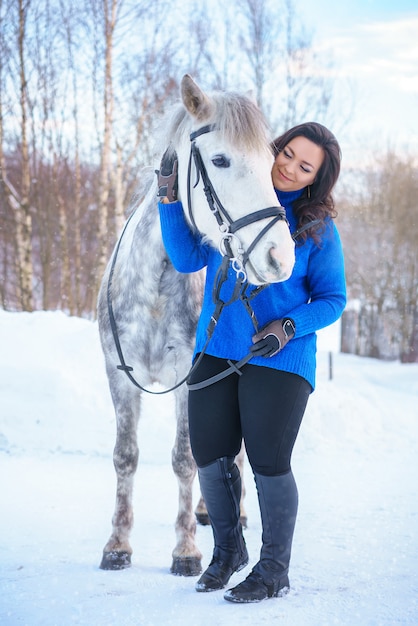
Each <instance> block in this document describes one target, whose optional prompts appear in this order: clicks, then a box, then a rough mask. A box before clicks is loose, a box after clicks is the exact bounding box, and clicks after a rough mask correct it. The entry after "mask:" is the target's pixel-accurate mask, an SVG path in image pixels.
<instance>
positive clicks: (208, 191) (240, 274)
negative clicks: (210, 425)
mask: <svg viewBox="0 0 418 626" xmlns="http://www.w3.org/2000/svg"><path fill="white" fill-rule="evenodd" d="M213 130H216V126H215V125H213V124H211V125H207V126H203V127H202V128H200V129H199V130H197V131H195V132H193V133H191V135H190V141H191V142H192V145H191V149H190V157H189V165H188V172H187V204H188V211H189V218H190V221H191V223H192V225H193V227H194V228H196V230H198V228H197V226H196V223H195V220H194V217H193V211H192V203H191V166H192V161H193V160H194V163H195V166H196V172H197V180H196V182H195V184H194V187H196V186H197V184H198V183H199V180H200V178H201V179H202V182H203V189H204V192H205V196H206V200H207V203H208V205H209V209H210V211H211V212H212V213H213V215H214V216H215V218H216V221H217V222H218V226H219V230H220V232H221V233H222V237H221V240H220V243H219V251H220V253H221V255H222V263H221V265H220V267H219V269H218V271H217V274H216V277H215V281H214V286H213V291H212V299H213V302H214V304H215V310H214V312H213V314H212V316H211V319H210V322H209V325H208V327H207V329H206V334H207V339H206V342H205V345H204V346H203V348H202V351H201V352H200V354H199V356H198V358H197V359H196V361H195V362H194V363H193V365H192V367H191V368H190V370H189V372H188V374H187V375H186V376H185V377H184V378H183V379H182V380H180V381H179V382H178V383H177V384H176V385H174V386H173V387H170V388H169V389H164V390H163V391H152V390H150V389H146V388H145V387H143V386H142V385H140V383H139V382H138V381H137V380H136V379H135V377H134V376H133V374H132V372H133V367H132V366H130V365H127V363H126V361H125V358H124V355H123V351H122V346H121V344H120V340H119V334H118V330H117V325H116V320H115V315H114V312H113V304H112V282H113V274H114V270H115V266H116V261H117V257H118V254H119V249H120V246H121V243H122V239H123V236H124V234H125V232H126V229H127V227H128V224H129V222H130V220H131V219H132V217H133V215H134V214H135V212H133V213H132V214H131V215H130V217H129V218H128V220H127V221H126V223H125V226H124V228H123V230H122V233H121V235H120V237H119V241H118V243H117V245H116V248H115V252H114V254H113V259H112V264H111V267H110V271H109V280H108V283H107V293H106V295H107V310H108V315H109V323H110V328H111V331H112V335H113V340H114V343H115V347H116V351H117V353H118V357H119V361H120V364H119V365H117V366H116V368H117V369H118V370H121V371H123V372H125V374H126V376H127V377H128V379H129V380H130V381H131V383H132V384H133V385H134V386H135V387H137V388H138V389H140V390H141V391H145V392H146V393H150V394H152V395H163V394H166V393H169V392H171V391H174V390H175V389H178V388H179V387H180V386H181V385H183V384H184V383H185V382H187V381H188V380H189V378H190V377H191V375H192V373H193V372H194V371H195V370H196V369H197V367H198V366H199V364H200V362H201V360H202V358H203V356H204V354H205V352H206V349H207V347H208V345H209V342H210V340H211V338H212V335H213V332H214V330H215V327H216V324H217V323H218V320H219V317H220V315H221V313H222V311H223V309H224V307H225V306H228V305H229V304H232V302H235V301H236V300H238V299H240V300H241V301H242V303H243V305H244V307H245V309H246V311H247V312H248V314H249V316H250V318H251V320H252V323H253V325H254V328H255V331H256V332H258V323H257V319H256V316H255V312H254V310H253V308H252V306H251V300H253V298H255V296H257V295H258V294H259V293H260V292H261V291H262V290H263V289H265V288H266V287H267V286H268V285H266V284H263V285H260V286H258V287H256V288H255V289H254V290H253V291H252V293H251V294H250V295H247V294H246V291H247V288H248V283H247V282H246V281H247V273H246V271H245V265H246V263H247V262H249V256H250V254H251V252H252V251H253V250H254V248H255V246H256V245H257V243H258V242H259V241H260V239H261V238H262V237H263V236H264V234H265V233H266V232H267V231H268V230H269V229H270V228H271V227H272V226H273V225H274V224H275V223H276V222H277V221H279V220H286V212H285V209H284V208H283V207H281V206H279V207H277V206H276V207H268V208H266V209H260V210H259V211H254V212H253V213H250V214H249V215H246V216H244V217H241V218H239V219H237V220H235V221H234V220H233V219H231V217H230V215H229V214H228V212H227V210H226V209H225V207H224V206H223V204H222V203H221V201H220V200H219V198H218V196H217V194H216V192H215V189H214V188H213V185H212V182H211V180H210V178H209V176H208V174H207V170H206V167H205V164H204V163H203V160H202V157H201V155H200V151H199V148H198V147H197V145H196V142H195V139H196V138H197V137H199V136H200V135H202V134H205V133H209V132H211V131H213ZM267 217H273V218H274V219H273V220H271V221H270V222H269V223H268V224H267V225H266V226H265V227H264V228H263V229H262V230H261V231H260V233H258V235H257V236H256V237H255V239H254V241H253V242H252V243H251V244H250V246H249V247H248V250H247V251H246V252H245V251H244V250H243V249H242V248H241V246H240V245H239V247H238V250H239V252H238V254H239V257H236V256H234V254H233V252H232V248H231V240H232V238H236V239H237V240H238V243H240V242H239V239H238V238H237V236H236V234H235V233H236V232H237V231H238V230H240V229H241V228H244V227H245V226H248V225H249V224H252V223H254V222H257V221H259V220H261V219H265V218H267ZM286 221H287V220H286ZM320 222H321V220H319V219H318V220H313V221H311V222H309V223H308V224H305V225H304V226H302V227H301V228H299V229H298V230H297V231H296V232H295V233H294V234H293V235H292V238H293V240H296V238H297V237H298V236H299V235H301V234H302V233H303V232H305V231H306V230H307V229H308V228H311V227H312V226H315V225H317V224H318V223H320ZM230 263H231V266H232V268H233V270H234V271H235V286H234V290H233V293H232V295H231V297H230V299H229V300H227V301H226V302H225V301H224V300H222V298H221V290H222V285H223V284H224V283H225V282H226V281H227V279H228V267H229V264H230ZM253 271H254V268H253ZM251 357H252V353H251V352H249V353H248V354H247V355H246V356H245V357H243V358H242V359H241V360H240V361H237V362H235V363H234V362H233V361H230V360H228V365H229V368H227V369H226V370H224V371H223V372H220V373H219V374H217V375H215V376H212V377H211V378H208V379H207V380H204V381H201V382H199V383H195V384H189V385H188V387H189V390H191V391H193V390H196V389H202V388H203V387H207V386H209V385H211V384H213V383H215V382H217V381H219V380H221V379H223V378H225V377H226V376H229V375H230V374H232V373H233V372H235V373H237V374H239V375H241V374H242V372H241V368H242V367H243V366H244V365H245V364H246V363H247V362H248V361H249V360H250V359H251Z"/></svg>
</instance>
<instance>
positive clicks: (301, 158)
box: [271, 137, 324, 191]
mask: <svg viewBox="0 0 418 626" xmlns="http://www.w3.org/2000/svg"><path fill="white" fill-rule="evenodd" d="M323 160H324V151H323V149H322V148H321V147H320V146H317V145H316V143H314V142H313V141H310V139H306V137H294V138H293V139H291V140H290V141H289V143H288V144H287V145H286V146H285V147H284V148H283V150H282V151H281V152H279V154H278V155H277V157H276V160H275V161H274V165H273V169H272V172H271V176H272V179H273V185H274V186H275V188H276V189H279V190H280V191H297V190H299V189H303V187H307V186H308V185H312V183H313V182H314V180H315V178H316V176H317V174H318V171H319V169H320V167H321V165H322V162H323Z"/></svg>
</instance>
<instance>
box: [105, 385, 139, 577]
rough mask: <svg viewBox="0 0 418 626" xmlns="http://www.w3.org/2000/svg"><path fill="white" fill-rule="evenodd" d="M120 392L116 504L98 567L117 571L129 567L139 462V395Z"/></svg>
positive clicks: (116, 453) (116, 458)
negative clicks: (133, 500) (135, 480)
mask: <svg viewBox="0 0 418 626" xmlns="http://www.w3.org/2000/svg"><path fill="white" fill-rule="evenodd" d="M130 395H131V394H129V393H127V394H126V395H125V396H124V394H123V392H119V394H118V396H119V398H122V397H124V401H123V407H122V403H121V402H120V403H119V406H118V407H117V402H116V401H115V396H114V404H115V410H116V419H117V435H116V445H115V448H114V451H113V464H114V466H115V470H116V476H117V486H116V506H115V511H114V514H113V518H112V526H113V530H112V534H111V536H110V539H109V541H108V542H107V544H106V545H105V547H104V550H103V558H102V562H101V563H100V568H101V569H105V570H119V569H125V568H127V567H130V566H131V555H132V548H131V545H130V543H129V536H130V533H131V530H132V526H133V510H132V493H133V483H134V476H135V472H136V468H137V465H138V444H137V424H138V415H139V402H140V398H139V395H138V396H137V397H136V398H133V399H132V400H131V401H130V400H128V398H129V396H130Z"/></svg>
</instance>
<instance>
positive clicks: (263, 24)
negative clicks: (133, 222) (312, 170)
mask: <svg viewBox="0 0 418 626" xmlns="http://www.w3.org/2000/svg"><path fill="white" fill-rule="evenodd" d="M335 69H336V68H334V67H333V60H332V54H330V53H328V54H325V55H324V54H323V53H320V52H318V51H316V49H315V45H314V42H313V40H312V37H311V34H310V32H309V29H307V27H306V25H305V24H303V21H302V17H301V16H300V15H299V14H298V13H297V12H296V11H295V6H294V3H293V0H279V1H277V0H275V1H274V2H273V1H269V0H231V1H230V2H228V3H225V2H222V3H221V2H218V0H211V2H208V3H206V2H202V1H199V2H197V0H190V1H189V2H185V1H184V0H171V1H170V2H168V1H165V0H77V1H76V2H65V1H64V0H0V307H2V308H3V309H5V310H9V311H33V310H55V309H60V310H63V311H65V312H66V313H68V314H69V315H75V316H80V317H87V318H90V319H93V318H94V317H95V303H96V295H97V291H98V286H99V282H100V279H101V276H102V274H103V270H104V266H105V264H106V262H107V259H108V258H109V255H110V252H111V250H112V248H113V245H114V243H115V240H116V238H117V235H118V233H119V231H120V229H121V226H122V224H123V222H124V219H125V217H126V215H127V213H128V211H129V203H130V199H131V197H132V195H133V194H134V193H137V189H138V185H139V184H140V179H141V168H143V167H144V166H149V165H151V166H155V165H156V164H158V162H159V155H160V154H161V153H162V151H163V149H164V146H159V145H155V136H156V130H157V128H158V124H159V123H160V121H161V118H162V116H163V114H164V112H165V111H166V109H167V107H169V106H170V105H171V104H172V103H173V102H174V101H175V100H177V99H178V97H179V83H180V80H181V78H182V76H183V74H185V73H190V74H191V75H192V76H193V77H194V78H195V79H196V80H197V81H198V82H199V83H200V84H201V86H202V87H203V88H204V89H227V90H237V91H247V90H248V89H252V90H253V92H254V94H255V96H256V98H257V101H258V104H259V106H260V107H261V109H262V110H263V112H264V114H265V115H266V118H267V120H268V122H269V124H270V127H271V133H272V136H277V135H279V134H280V133H281V132H282V131H284V130H285V129H286V128H288V127H290V126H292V125H294V124H296V123H300V122H302V121H306V120H308V119H315V120H317V121H319V122H322V123H324V124H325V125H326V126H328V127H329V128H330V129H331V130H333V132H334V133H335V134H336V136H337V137H339V133H340V132H343V131H344V132H347V128H348V129H349V125H350V115H351V112H352V109H353V107H355V106H356V96H355V94H354V92H353V91H352V90H351V89H350V85H349V84H344V83H343V82H341V81H339V80H338V72H336V71H334V70H335ZM359 150H361V146H359ZM416 157H417V155H415V157H414V155H413V158H411V155H406V154H404V153H400V154H398V153H397V152H396V151H395V150H393V149H391V148H388V147H387V146H386V147H384V148H382V150H381V152H380V153H379V154H375V155H373V159H371V160H370V163H368V164H364V162H363V161H362V162H361V163H360V161H359V164H358V166H357V167H353V166H352V164H351V165H349V166H346V165H344V161H343V173H342V176H341V180H340V181H339V183H338V187H337V190H336V194H335V195H336V200H337V209H338V212H339V217H338V218H337V226H338V228H339V230H340V233H341V236H342V239H343V244H344V249H345V256H346V266H347V284H348V294H349V305H348V307H347V310H346V311H345V313H344V315H343V319H342V341H341V346H342V351H343V352H350V353H354V354H357V355H361V356H372V357H376V358H380V359H400V360H401V361H402V362H413V361H415V362H416V361H418V252H417V241H418V201H417V198H418V163H417V158H416Z"/></svg>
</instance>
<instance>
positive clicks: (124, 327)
mask: <svg viewBox="0 0 418 626" xmlns="http://www.w3.org/2000/svg"><path fill="white" fill-rule="evenodd" d="M181 97H182V102H180V103H179V104H178V106H177V107H176V108H175V111H174V114H173V116H172V117H171V120H170V124H169V127H168V132H167V136H166V137H165V141H166V142H167V143H166V145H171V146H172V148H173V149H174V150H175V151H176V152H177V155H178V176H179V198H180V199H182V201H183V205H184V207H185V214H186V217H187V219H188V220H189V221H190V223H191V227H192V228H197V229H198V230H199V231H200V232H201V233H202V234H204V235H205V236H206V238H207V241H208V242H210V243H211V244H212V245H213V246H216V247H218V246H220V249H221V251H222V253H223V254H224V255H225V256H228V260H229V262H230V263H232V264H233V267H234V268H235V271H236V275H237V280H238V281H240V282H241V283H245V282H246V281H247V280H248V282H249V283H252V284H254V285H260V284H264V283H269V282H279V281H282V280H286V279H287V278H288V277H289V276H290V274H291V272H292V269H293V263H294V243H293V240H292V238H291V235H290V232H289V228H288V225H287V223H286V221H285V219H283V217H284V216H283V210H282V209H281V207H279V205H278V202H277V197H276V194H275V192H274V189H273V185H272V181H271V168H272V164H273V155H272V152H271V150H270V148H269V137H268V136H267V132H266V124H265V121H264V118H263V116H262V114H261V113H260V111H259V109H258V108H257V107H256V106H255V104H254V103H253V102H252V101H251V100H250V99H249V98H247V97H246V96H242V95H239V94H232V93H223V92H217V93H214V94H212V95H208V94H206V93H204V92H203V91H202V90H201V89H200V88H199V87H198V85H197V84H196V83H195V82H194V81H193V80H192V78H191V77H190V76H188V75H186V76H184V77H183V80H182V83H181ZM163 147H165V146H163ZM204 187H205V190H204ZM156 195H157V183H156V179H155V176H153V181H151V180H150V181H149V190H148V193H147V195H146V197H145V199H144V200H143V201H142V203H141V204H140V205H138V206H135V204H134V206H133V207H132V211H131V216H130V218H129V219H128V221H127V223H126V225H125V228H124V230H123V232H122V235H121V237H120V238H119V241H118V243H117V245H116V247H115V250H114V252H113V255H112V258H111V259H110V261H109V265H108V267H107V270H106V272H105V275H104V277H103V281H102V286H101V290H100V294H99V301H98V321H99V331H100V338H101V343H102V348H103V352H104V356H105V361H106V371H107V375H108V379H109V386H110V391H111V395H112V400H113V403H114V408H115V412H116V420H117V437H116V445H115V448H114V456H113V459H114V466H115V470H116V474H117V490H116V507H115V511H114V515H113V519H112V524H113V530H112V534H111V536H110V539H109V541H108V542H107V544H106V546H105V548H104V551H103V558H102V562H101V565H100V567H101V568H102V569H122V568H125V567H129V565H130V564H131V554H132V548H131V546H130V543H129V536H130V532H131V529H132V525H133V511H132V493H133V481H134V475H135V471H136V468H137V462H138V444H137V423H138V419H139V416H140V403H141V396H142V394H143V392H144V390H149V389H148V388H149V387H150V386H152V384H153V383H155V382H158V383H160V384H161V385H163V386H164V387H165V388H167V389H173V392H174V394H175V401H176V402H175V405H176V420H177V430H176V439H175V443H174V448H173V453H172V465H173V470H174V472H175V474H176V475H177V478H178V482H179V510H178V515H177V520H176V533H177V544H176V546H175V548H174V550H173V554H172V557H173V561H172V566H171V572H172V573H174V574H178V575H184V576H193V575H197V574H199V573H200V571H201V558H202V555H201V553H200V552H199V550H198V548H197V546H196V544H195V532H196V519H195V515H194V513H193V506H192V486H193V480H194V477H195V473H196V467H195V463H194V461H193V458H192V454H191V450H190V443H189V433H188V417H187V386H186V384H182V383H181V381H182V380H184V378H185V377H186V375H187V372H188V369H189V368H190V366H191V357H192V353H193V346H194V337H195V329H196V323H197V319H198V316H199V312H200V306H201V299H202V291H203V276H202V274H201V273H195V274H189V275H188V274H180V273H178V272H176V271H175V270H174V268H173V266H172V265H171V263H170V261H169V259H168V258H167V254H166V252H165V250H164V246H163V243H162V238H161V231H160V224H159V216H158V207H157V197H156Z"/></svg>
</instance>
